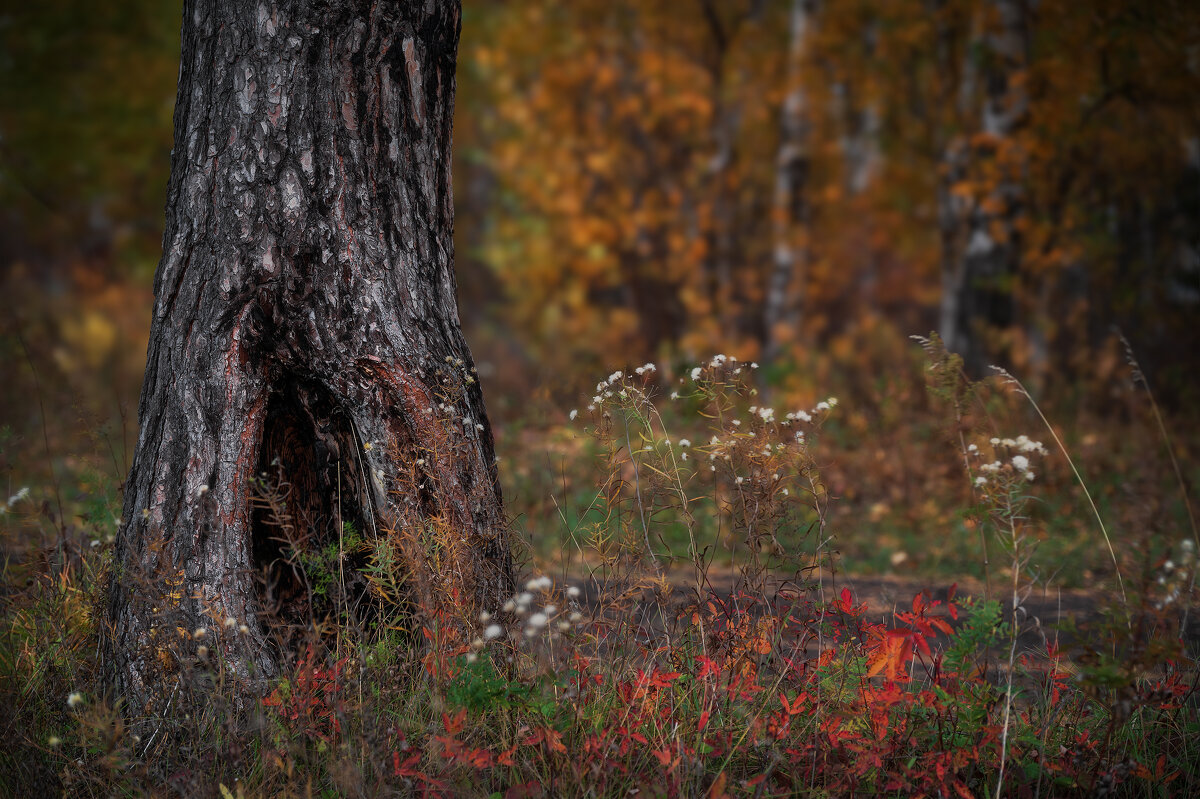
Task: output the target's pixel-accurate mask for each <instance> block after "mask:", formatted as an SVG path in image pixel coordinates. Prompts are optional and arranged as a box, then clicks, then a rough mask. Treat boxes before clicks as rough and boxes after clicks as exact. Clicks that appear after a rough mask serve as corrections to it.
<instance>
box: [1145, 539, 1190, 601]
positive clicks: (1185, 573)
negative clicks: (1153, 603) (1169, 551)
mask: <svg viewBox="0 0 1200 799" xmlns="http://www.w3.org/2000/svg"><path fill="white" fill-rule="evenodd" d="M1197 565H1200V564H1198V563H1197V558H1196V543H1195V542H1194V541H1193V540H1192V539H1190V538H1185V539H1183V540H1182V541H1180V542H1179V546H1178V552H1177V553H1176V554H1175V557H1174V558H1168V559H1167V560H1166V561H1164V562H1163V564H1162V566H1160V567H1159V569H1158V577H1157V578H1156V582H1157V583H1158V585H1159V587H1160V588H1161V589H1162V591H1163V596H1162V599H1160V600H1159V601H1158V607H1159V608H1160V609H1161V608H1164V607H1166V606H1168V605H1171V604H1174V603H1176V602H1178V601H1179V600H1180V598H1181V597H1182V596H1184V595H1186V594H1188V593H1189V592H1190V591H1191V590H1192V587H1193V586H1194V584H1195V579H1196V567H1197Z"/></svg>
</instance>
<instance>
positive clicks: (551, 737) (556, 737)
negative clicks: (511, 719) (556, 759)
mask: <svg viewBox="0 0 1200 799" xmlns="http://www.w3.org/2000/svg"><path fill="white" fill-rule="evenodd" d="M521 730H522V731H529V730H530V728H529V727H522V728H521ZM538 744H543V745H545V747H546V748H547V749H549V750H550V751H551V752H558V753H559V754H565V753H566V751H567V747H566V746H565V745H564V744H563V741H562V735H561V734H560V733H559V732H558V730H555V729H554V728H552V727H535V728H533V729H532V731H531V732H530V734H529V735H528V736H526V737H525V738H524V739H523V740H522V741H521V745H522V746H537V745H538Z"/></svg>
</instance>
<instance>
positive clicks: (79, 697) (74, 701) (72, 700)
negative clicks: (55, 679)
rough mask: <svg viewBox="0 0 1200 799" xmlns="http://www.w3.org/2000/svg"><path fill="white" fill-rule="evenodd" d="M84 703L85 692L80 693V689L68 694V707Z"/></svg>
mask: <svg viewBox="0 0 1200 799" xmlns="http://www.w3.org/2000/svg"><path fill="white" fill-rule="evenodd" d="M82 704H83V694H81V693H79V692H78V691H72V692H71V693H70V695H69V696H67V707H79V706H80V705H82Z"/></svg>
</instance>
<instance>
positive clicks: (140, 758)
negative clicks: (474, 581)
mask: <svg viewBox="0 0 1200 799" xmlns="http://www.w3.org/2000/svg"><path fill="white" fill-rule="evenodd" d="M925 344H926V347H927V348H928V350H929V356H930V364H931V366H932V369H931V371H930V376H931V387H932V388H933V390H934V392H935V394H937V395H938V396H939V397H940V398H941V399H940V400H939V401H945V402H947V405H946V408H947V410H946V411H945V414H946V416H947V418H948V419H949V421H948V428H947V429H948V432H950V434H951V435H950V437H949V441H950V442H951V444H952V446H953V448H954V449H953V451H956V455H955V458H956V459H957V460H958V461H960V462H961V469H962V473H961V476H960V478H959V479H960V480H961V481H962V482H963V483H964V484H965V485H966V486H967V487H968V490H969V492H971V493H972V495H973V497H974V499H973V501H972V502H971V504H970V506H969V507H968V508H967V509H966V510H965V511H964V513H963V516H962V518H963V519H964V520H966V521H969V522H970V523H971V524H970V526H969V527H966V530H967V531H969V532H970V534H971V535H972V536H973V538H974V540H976V541H977V542H979V547H980V549H979V550H978V551H980V552H981V553H986V555H984V557H986V568H985V569H984V570H983V571H984V578H985V579H986V582H981V583H980V585H982V586H983V590H982V592H977V593H982V595H981V596H975V597H972V598H970V599H969V600H964V599H963V598H961V597H960V596H959V595H958V594H957V593H956V592H955V590H954V589H953V588H951V589H950V590H948V591H946V592H944V593H939V594H938V595H936V596H935V595H933V594H930V593H929V592H925V591H920V592H916V595H915V596H913V597H910V598H908V601H905V602H904V603H903V604H902V605H901V606H900V607H898V608H896V609H894V610H893V611H891V612H889V613H887V614H885V615H883V616H882V617H881V616H880V615H879V614H877V613H869V612H868V611H867V604H866V602H865V601H864V598H863V597H861V596H856V595H855V594H854V593H853V592H852V591H850V590H849V589H848V588H843V587H842V586H841V585H836V586H835V585H834V584H833V582H832V581H833V580H834V579H836V576H837V575H838V573H839V570H840V569H841V563H840V561H839V558H838V554H837V547H838V543H837V542H838V538H837V533H838V530H837V529H836V521H837V519H838V516H837V514H836V512H834V511H833V510H832V509H833V508H834V507H835V506H836V502H834V501H833V498H832V497H831V491H830V488H829V481H828V479H827V477H826V472H827V469H826V468H825V466H824V465H823V463H824V459H825V457H826V456H825V454H824V453H826V452H827V451H828V449H827V447H828V446H829V443H828V442H827V441H825V440H823V439H826V438H834V439H836V438H837V435H836V431H835V432H834V433H833V434H830V433H829V429H830V428H832V427H835V426H836V424H837V422H836V420H837V418H838V414H839V413H842V412H844V411H843V409H844V408H845V405H846V403H845V402H844V401H843V402H841V403H839V402H838V401H837V400H835V399H833V398H827V399H824V400H821V401H819V402H815V403H809V404H805V405H804V406H803V407H794V408H790V409H783V408H777V407H775V406H773V405H772V404H770V403H768V402H767V400H766V399H765V398H764V396H762V395H761V394H759V393H758V392H759V388H758V385H757V382H756V381H755V379H754V375H755V365H754V364H744V363H741V362H739V361H737V359H735V358H732V357H729V358H726V357H724V356H717V357H715V358H713V359H711V360H709V361H708V362H706V363H704V364H702V365H700V366H699V367H695V368H694V369H688V370H684V371H682V372H681V373H680V374H679V375H677V376H675V377H672V378H669V379H668V378H665V377H664V376H663V375H662V374H660V373H659V369H658V368H657V367H655V366H654V365H652V364H646V365H643V366H640V367H637V368H636V369H632V370H629V371H628V372H626V371H625V370H622V371H618V372H614V373H613V374H610V375H608V376H607V377H606V378H605V379H604V380H602V381H600V383H599V384H598V385H597V387H596V390H595V394H594V396H592V397H591V398H590V399H589V400H588V401H586V402H585V403H584V404H583V406H582V407H581V410H580V412H579V413H578V414H572V416H573V418H572V420H571V427H570V429H571V430H573V431H575V432H574V435H577V436H579V437H580V438H581V439H582V440H583V441H585V442H587V443H586V447H587V449H586V450H585V451H586V452H587V453H588V458H589V459H590V463H591V465H592V468H594V469H595V470H596V472H595V474H596V475H598V476H597V478H596V479H595V480H594V481H593V483H592V486H591V489H590V492H589V495H590V499H588V500H587V502H586V503H582V504H580V503H575V504H569V503H567V502H566V501H565V498H561V499H562V501H560V504H559V508H558V510H559V524H560V525H561V529H562V534H561V536H560V538H559V546H558V548H557V554H556V556H554V557H550V556H548V555H547V553H546V552H545V551H544V550H539V549H537V548H534V549H532V550H531V552H532V553H533V554H532V555H531V557H535V558H536V565H535V566H534V567H533V568H532V569H531V571H532V572H533V575H532V576H530V577H529V578H528V579H527V580H525V581H524V582H523V583H522V585H521V586H520V587H519V588H518V589H517V590H516V591H515V592H514V593H513V595H512V596H511V597H507V598H505V600H504V601H503V602H497V603H496V606H495V607H484V608H482V609H474V608H473V609H470V610H469V611H468V610H465V609H464V608H467V607H468V606H467V605H466V604H464V603H463V602H461V601H460V600H461V597H462V596H463V595H464V593H465V591H466V589H467V586H466V585H465V584H464V583H463V582H462V581H463V580H466V579H469V577H470V575H469V574H460V573H457V572H456V571H455V569H454V568H452V567H450V566H451V564H454V563H459V562H462V560H463V558H464V557H465V556H466V554H467V553H463V552H460V551H457V550H456V549H455V548H456V547H460V546H462V543H461V542H462V536H461V534H460V531H456V530H455V526H454V525H453V524H452V523H450V522H449V521H448V520H447V519H445V518H443V517H441V516H439V515H438V514H436V513H434V514H428V515H426V516H424V517H423V519H422V521H421V523H420V524H416V523H412V522H408V523H404V522H401V521H397V522H396V523H390V524H384V525H381V526H380V527H379V529H371V530H358V529H355V528H354V527H353V525H351V526H350V527H345V526H343V527H342V529H341V532H340V534H339V535H337V536H336V540H332V539H330V540H324V541H310V540H306V539H305V538H304V537H303V536H302V535H300V534H299V533H297V532H296V531H297V529H298V528H299V526H300V525H299V524H298V522H297V521H296V520H295V519H289V517H288V513H289V511H288V509H287V508H288V502H287V496H288V494H287V492H288V490H289V487H288V486H286V485H282V484H279V483H278V482H276V483H272V482H271V481H270V479H269V475H268V476H267V478H266V479H265V480H264V482H263V484H262V485H261V486H260V499H259V501H260V503H262V504H263V506H264V508H266V509H267V512H268V514H269V515H270V516H271V518H272V525H271V526H272V529H273V530H275V531H276V535H277V537H278V539H279V541H278V543H279V544H280V547H279V553H280V554H279V557H280V558H281V562H280V564H279V565H280V567H281V569H286V570H287V572H288V573H289V574H291V575H292V576H293V577H294V578H295V579H296V580H297V581H298V583H299V584H300V585H301V586H303V591H302V592H301V596H300V598H299V599H297V600H296V601H295V602H294V604H293V605H292V606H291V610H290V611H289V612H288V613H274V614H267V617H265V618H260V619H254V620H245V619H237V618H228V617H223V616H214V617H213V618H211V619H210V620H209V622H208V623H206V624H204V625H203V626H202V627H192V628H190V629H189V628H185V627H184V626H183V625H182V624H180V623H179V621H178V620H177V619H174V618H173V617H172V616H171V615H170V612H169V607H170V600H171V592H172V582H171V580H170V579H169V575H168V576H167V578H164V577H163V575H157V576H156V577H155V579H154V580H149V579H147V580H146V586H145V588H146V594H145V595H146V596H147V597H151V596H153V597H155V598H156V599H155V600H154V601H153V602H152V604H151V609H150V612H151V613H156V614H160V616H161V623H160V624H159V625H158V628H159V629H160V630H161V631H162V633H161V634H162V635H163V637H164V638H163V640H164V642H165V643H164V647H163V657H164V662H163V669H164V673H169V674H170V675H171V676H172V680H173V682H172V684H173V685H175V686H177V688H176V690H178V691H179V692H180V693H181V695H182V694H183V693H187V694H188V696H187V697H186V699H187V700H188V701H183V699H184V698H185V697H182V696H181V698H180V700H179V701H178V702H177V704H176V705H174V706H175V707H178V708H180V709H181V710H180V712H178V713H174V714H172V713H163V714H161V715H160V716H158V717H156V718H152V719H146V718H139V717H138V716H137V714H136V713H124V714H123V713H118V712H117V711H116V710H115V709H114V708H113V706H112V704H111V703H110V702H109V701H107V699H106V694H105V690H104V687H103V683H102V681H101V680H100V674H99V671H98V664H97V663H96V661H95V654H94V653H95V640H96V625H97V624H99V623H101V621H100V618H101V617H100V616H99V615H98V614H97V613H96V612H95V610H94V609H95V608H96V607H97V606H98V605H97V602H99V601H101V600H102V596H101V591H102V586H103V584H104V580H103V575H104V572H105V570H106V569H108V568H110V566H109V564H108V556H109V553H108V544H107V543H106V541H107V539H108V537H109V535H110V534H111V532H112V530H113V527H112V525H113V521H112V520H111V517H110V518H109V519H108V520H105V519H104V517H102V516H97V517H96V519H95V521H94V522H93V523H92V526H90V527H88V528H87V540H95V541H97V542H98V543H97V545H96V546H95V547H92V546H90V545H87V544H85V545H84V546H82V547H80V546H79V545H78V544H77V543H73V542H72V541H70V540H60V542H59V544H58V546H57V547H56V548H54V549H52V550H49V551H47V552H46V553H45V556H44V557H43V558H42V559H40V560H25V561H22V562H14V563H10V564H8V565H7V567H6V572H5V576H6V593H5V595H4V599H3V602H4V605H3V628H2V635H3V637H4V638H3V642H4V646H3V650H2V651H3V653H4V657H3V660H2V661H0V667H2V668H3V678H4V679H3V683H2V690H3V693H4V696H3V697H0V701H2V702H3V705H4V706H5V707H9V708H11V710H10V711H9V717H8V718H7V719H6V721H5V729H6V734H7V735H8V736H9V737H10V739H11V740H12V741H13V746H11V747H10V748H9V749H8V750H7V751H6V752H4V753H3V754H2V755H0V764H2V767H3V769H2V773H3V779H4V780H5V781H6V782H5V783H4V784H5V787H6V788H7V789H9V790H10V791H11V792H14V793H17V794H28V793H32V792H34V791H38V790H53V791H55V792H61V793H64V794H66V795H72V796H108V795H154V796H160V795H161V796H170V795H180V796H220V797H249V796H260V795H266V794H274V795H279V796H314V795H320V796H389V795H398V796H488V797H490V796H500V797H516V796H580V797H584V796H588V797H593V796H595V797H599V796H614V797H615V796H628V795H647V796H664V797H672V796H709V797H723V796H755V797H759V796H793V795H801V796H810V795H811V796H863V795H884V794H887V795H905V796H910V795H911V796H997V797H999V796H1091V795H1122V796H1147V797H1149V796H1162V795H1186V794H1188V793H1190V792H1192V791H1194V790H1195V789H1196V788H1197V786H1200V772H1198V771H1197V767H1196V763H1197V762H1200V750H1198V749H1197V741H1198V740H1200V734H1198V733H1200V713H1198V712H1197V710H1198V704H1197V696H1196V685H1197V682H1196V680H1197V671H1196V668H1195V662H1194V659H1193V658H1194V657H1195V654H1196V653H1195V651H1189V650H1188V648H1187V644H1188V636H1187V631H1188V624H1189V613H1191V612H1192V610H1193V607H1194V601H1195V594H1194V576H1195V570H1196V558H1195V546H1196V544H1195V540H1194V538H1195V531H1194V530H1190V529H1186V528H1181V527H1178V526H1177V527H1171V528H1167V529H1161V530H1159V531H1158V533H1159V535H1161V536H1164V537H1167V538H1168V539H1169V544H1168V546H1169V548H1170V550H1171V553H1170V557H1169V559H1168V558H1166V557H1163V558H1160V559H1152V560H1149V561H1147V560H1146V559H1145V558H1143V557H1140V553H1138V552H1136V551H1132V548H1126V547H1122V546H1119V545H1118V546H1114V547H1113V548H1112V549H1111V550H1110V549H1109V548H1108V547H1106V546H1105V544H1104V534H1102V533H1101V532H1100V526H1104V529H1105V534H1107V533H1108V532H1110V531H1111V530H1110V528H1111V529H1115V526H1114V525H1113V524H1112V523H1111V522H1110V518H1111V517H1106V512H1107V513H1112V510H1111V508H1106V507H1100V505H1101V504H1102V503H1098V504H1097V512H1096V514H1094V516H1093V518H1092V519H1091V521H1088V522H1086V523H1087V524H1096V525H1097V527H1096V531H1095V542H1094V545H1095V546H1097V547H1098V548H1101V549H1102V551H1103V553H1104V555H1105V556H1106V557H1107V558H1108V559H1109V562H1110V563H1111V567H1112V570H1113V571H1112V587H1113V589H1114V590H1113V592H1112V596H1113V597H1114V598H1116V601H1115V602H1114V603H1113V607H1112V608H1111V611H1110V612H1109V613H1108V614H1107V615H1106V616H1102V618H1103V619H1106V620H1107V621H1106V622H1105V623H1102V624H1098V625H1095V626H1093V627H1092V628H1091V629H1089V630H1087V631H1086V632H1084V633H1080V632H1078V631H1076V632H1074V633H1072V634H1071V635H1070V636H1068V634H1067V633H1069V632H1070V631H1068V630H1055V629H1052V628H1051V627H1050V626H1049V624H1046V623H1042V622H1041V621H1040V620H1037V619H1035V618H1034V616H1033V615H1032V614H1030V613H1029V606H1028V604H1027V600H1028V598H1029V596H1030V594H1031V592H1034V591H1037V590H1043V589H1044V588H1045V586H1047V585H1049V584H1051V583H1052V581H1053V570H1052V569H1053V563H1047V562H1045V554H1044V552H1045V550H1044V549H1043V544H1044V543H1045V542H1046V540H1047V525H1046V522H1045V520H1044V518H1043V517H1042V516H1041V515H1040V514H1039V513H1038V512H1037V503H1038V502H1039V501H1041V500H1040V498H1039V494H1038V492H1039V490H1041V489H1042V486H1043V485H1045V484H1046V483H1047V482H1049V480H1047V479H1046V476H1047V475H1049V474H1053V473H1054V472H1055V471H1056V470H1061V469H1063V468H1065V464H1064V463H1062V462H1061V461H1060V460H1058V459H1059V458H1061V457H1063V456H1064V454H1065V448H1064V450H1057V449H1055V448H1054V447H1051V446H1046V445H1043V444H1040V443H1038V441H1037V440H1036V438H1037V437H1040V436H1039V435H1038V434H1037V432H1036V431H1034V430H1026V431H1025V434H1024V435H1020V434H1017V432H1018V431H1005V430H997V429H994V428H992V427H990V418H991V417H989V414H988V412H987V411H988V409H987V408H986V406H985V407H984V408H983V409H982V410H980V408H979V407H978V405H977V402H978V400H979V397H980V396H981V395H982V394H986V391H983V392H982V393H981V390H980V387H979V386H976V385H973V384H971V383H969V382H966V381H964V380H963V379H962V377H961V373H960V372H959V370H958V367H957V361H956V360H955V359H954V358H953V356H950V355H949V354H947V353H945V352H944V351H943V350H941V349H940V347H939V345H938V344H937V342H936V341H930V342H925ZM664 386H666V388H664ZM993 390H1003V386H996V387H995V388H992V389H987V391H993ZM1022 390H1023V389H1022ZM664 408H666V409H669V410H664ZM1050 432H1053V430H1052V429H1051V431H1050ZM1049 437H1050V436H1049V434H1048V433H1047V438H1049ZM417 466H419V464H415V463H401V464H397V470H398V471H399V472H401V473H402V474H407V475H408V478H407V479H408V481H409V482H408V483H405V482H404V481H403V480H401V481H400V482H398V483H397V486H396V490H398V491H411V492H414V494H413V495H419V492H420V490H421V486H420V481H421V480H423V479H426V478H425V477H423V476H422V475H425V474H427V472H426V470H422V469H419V468H416V467H417ZM406 470H407V471H406ZM1081 482H1084V486H1083V488H1084V489H1085V490H1086V489H1087V488H1088V486H1087V484H1086V482H1085V481H1082V480H1081ZM26 501H27V500H26V499H25V498H18V499H17V500H15V501H14V502H11V503H9V504H10V508H9V510H10V512H13V513H19V512H22V511H23V510H29V509H26V508H24V507H23V506H22V505H21V503H22V502H26ZM1162 501H1165V499H1164V500H1162ZM34 514H35V515H36V509H34ZM962 532H963V531H961V530H952V531H950V530H948V531H946V532H945V533H944V534H945V535H950V534H962ZM1119 540H1124V539H1119ZM730 565H731V566H732V569H730V568H729V566H730ZM718 572H721V573H722V574H725V575H732V576H729V577H728V578H727V579H721V580H718V579H716V575H717V573H718ZM548 573H554V574H555V576H554V577H550V576H547V574H548ZM1117 574H1120V575H1121V579H1120V582H1119V583H1118V580H1117ZM1119 588H1123V589H1124V593H1123V594H1122V592H1121V591H1120V590H1118V589H1119ZM1122 596H1123V597H1124V598H1123V599H1122ZM301 600H302V601H301ZM1193 615H1194V614H1193ZM247 623H262V624H267V625H270V626H272V628H273V629H274V630H275V636H274V640H275V641H276V643H277V645H278V646H280V647H281V648H284V649H286V651H288V652H290V653H291V658H290V660H289V662H288V665H287V667H286V669H285V670H284V673H283V674H281V675H279V676H277V677H273V678H271V679H270V680H267V681H259V682H258V683H257V684H256V685H255V686H249V687H252V688H254V689H255V690H254V691H253V692H252V695H254V696H255V697H257V698H255V699H254V700H253V701H251V702H249V703H245V702H239V700H238V697H239V696H245V695H246V688H247V687H248V686H247V684H246V680H250V679H252V676H253V675H247V674H246V672H245V670H244V669H243V668H242V667H241V665H240V664H238V663H234V662H230V659H229V656H228V655H227V653H229V652H233V651H236V647H230V646H227V645H226V643H227V642H229V641H233V640H236V638H237V637H238V636H239V635H244V634H245V632H244V627H243V625H245V624H247ZM185 707H186V708H187V710H182V709H183V708H185Z"/></svg>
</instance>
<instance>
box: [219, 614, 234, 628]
mask: <svg viewBox="0 0 1200 799" xmlns="http://www.w3.org/2000/svg"><path fill="white" fill-rule="evenodd" d="M222 623H223V624H224V625H225V629H227V630H232V629H233V628H234V627H236V626H237V619H235V618H234V617H233V616H226V617H225V621H224V622H222Z"/></svg>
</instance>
